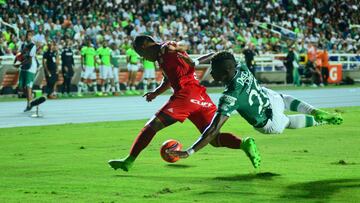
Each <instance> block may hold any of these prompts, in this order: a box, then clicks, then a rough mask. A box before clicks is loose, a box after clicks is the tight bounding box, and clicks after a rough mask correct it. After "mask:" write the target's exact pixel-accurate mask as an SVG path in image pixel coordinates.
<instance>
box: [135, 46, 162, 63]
mask: <svg viewBox="0 0 360 203" xmlns="http://www.w3.org/2000/svg"><path fill="white" fill-rule="evenodd" d="M138 54H139V55H140V56H141V57H143V58H145V59H146V60H149V61H153V62H154V61H156V60H157V58H158V51H157V45H156V44H155V43H147V42H145V43H144V44H143V46H141V47H140V49H139V52H138Z"/></svg>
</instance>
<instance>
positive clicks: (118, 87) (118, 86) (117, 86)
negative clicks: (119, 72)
mask: <svg viewBox="0 0 360 203" xmlns="http://www.w3.org/2000/svg"><path fill="white" fill-rule="evenodd" d="M115 87H116V91H117V92H120V84H119V83H118V82H117V83H116V84H115Z"/></svg>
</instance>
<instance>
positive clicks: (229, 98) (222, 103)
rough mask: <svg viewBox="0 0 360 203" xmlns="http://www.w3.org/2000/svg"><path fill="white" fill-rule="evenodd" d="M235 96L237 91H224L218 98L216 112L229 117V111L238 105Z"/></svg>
mask: <svg viewBox="0 0 360 203" xmlns="http://www.w3.org/2000/svg"><path fill="white" fill-rule="evenodd" d="M236 96H237V91H225V92H224V93H223V95H222V96H221V97H220V99H219V105H218V110H217V112H218V113H220V114H221V115H224V116H228V117H230V115H231V113H232V112H233V111H234V110H236V109H238V107H239V102H238V101H237V100H238V99H237V98H236Z"/></svg>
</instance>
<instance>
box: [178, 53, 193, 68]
mask: <svg viewBox="0 0 360 203" xmlns="http://www.w3.org/2000/svg"><path fill="white" fill-rule="evenodd" d="M177 55H178V57H179V58H181V59H182V60H184V61H185V62H186V63H187V64H189V65H190V66H192V67H194V66H195V62H194V61H193V60H192V59H191V58H190V57H189V56H187V55H185V54H182V53H180V52H178V53H177Z"/></svg>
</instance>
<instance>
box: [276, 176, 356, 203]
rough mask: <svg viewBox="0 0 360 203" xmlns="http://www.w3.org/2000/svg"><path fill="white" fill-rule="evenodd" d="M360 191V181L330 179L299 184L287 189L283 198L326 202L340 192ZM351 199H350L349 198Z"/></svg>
mask: <svg viewBox="0 0 360 203" xmlns="http://www.w3.org/2000/svg"><path fill="white" fill-rule="evenodd" d="M348 189H350V190H351V189H352V190H354V192H355V189H356V190H357V191H359V189H360V179H329V180H320V181H311V182H305V183H298V184H294V185H290V186H288V187H287V189H286V191H285V194H284V195H282V196H281V198H286V199H294V198H301V199H316V200H323V201H324V200H326V199H329V198H330V197H331V195H333V194H334V193H336V192H338V191H340V190H348ZM349 198H350V197H349Z"/></svg>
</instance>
